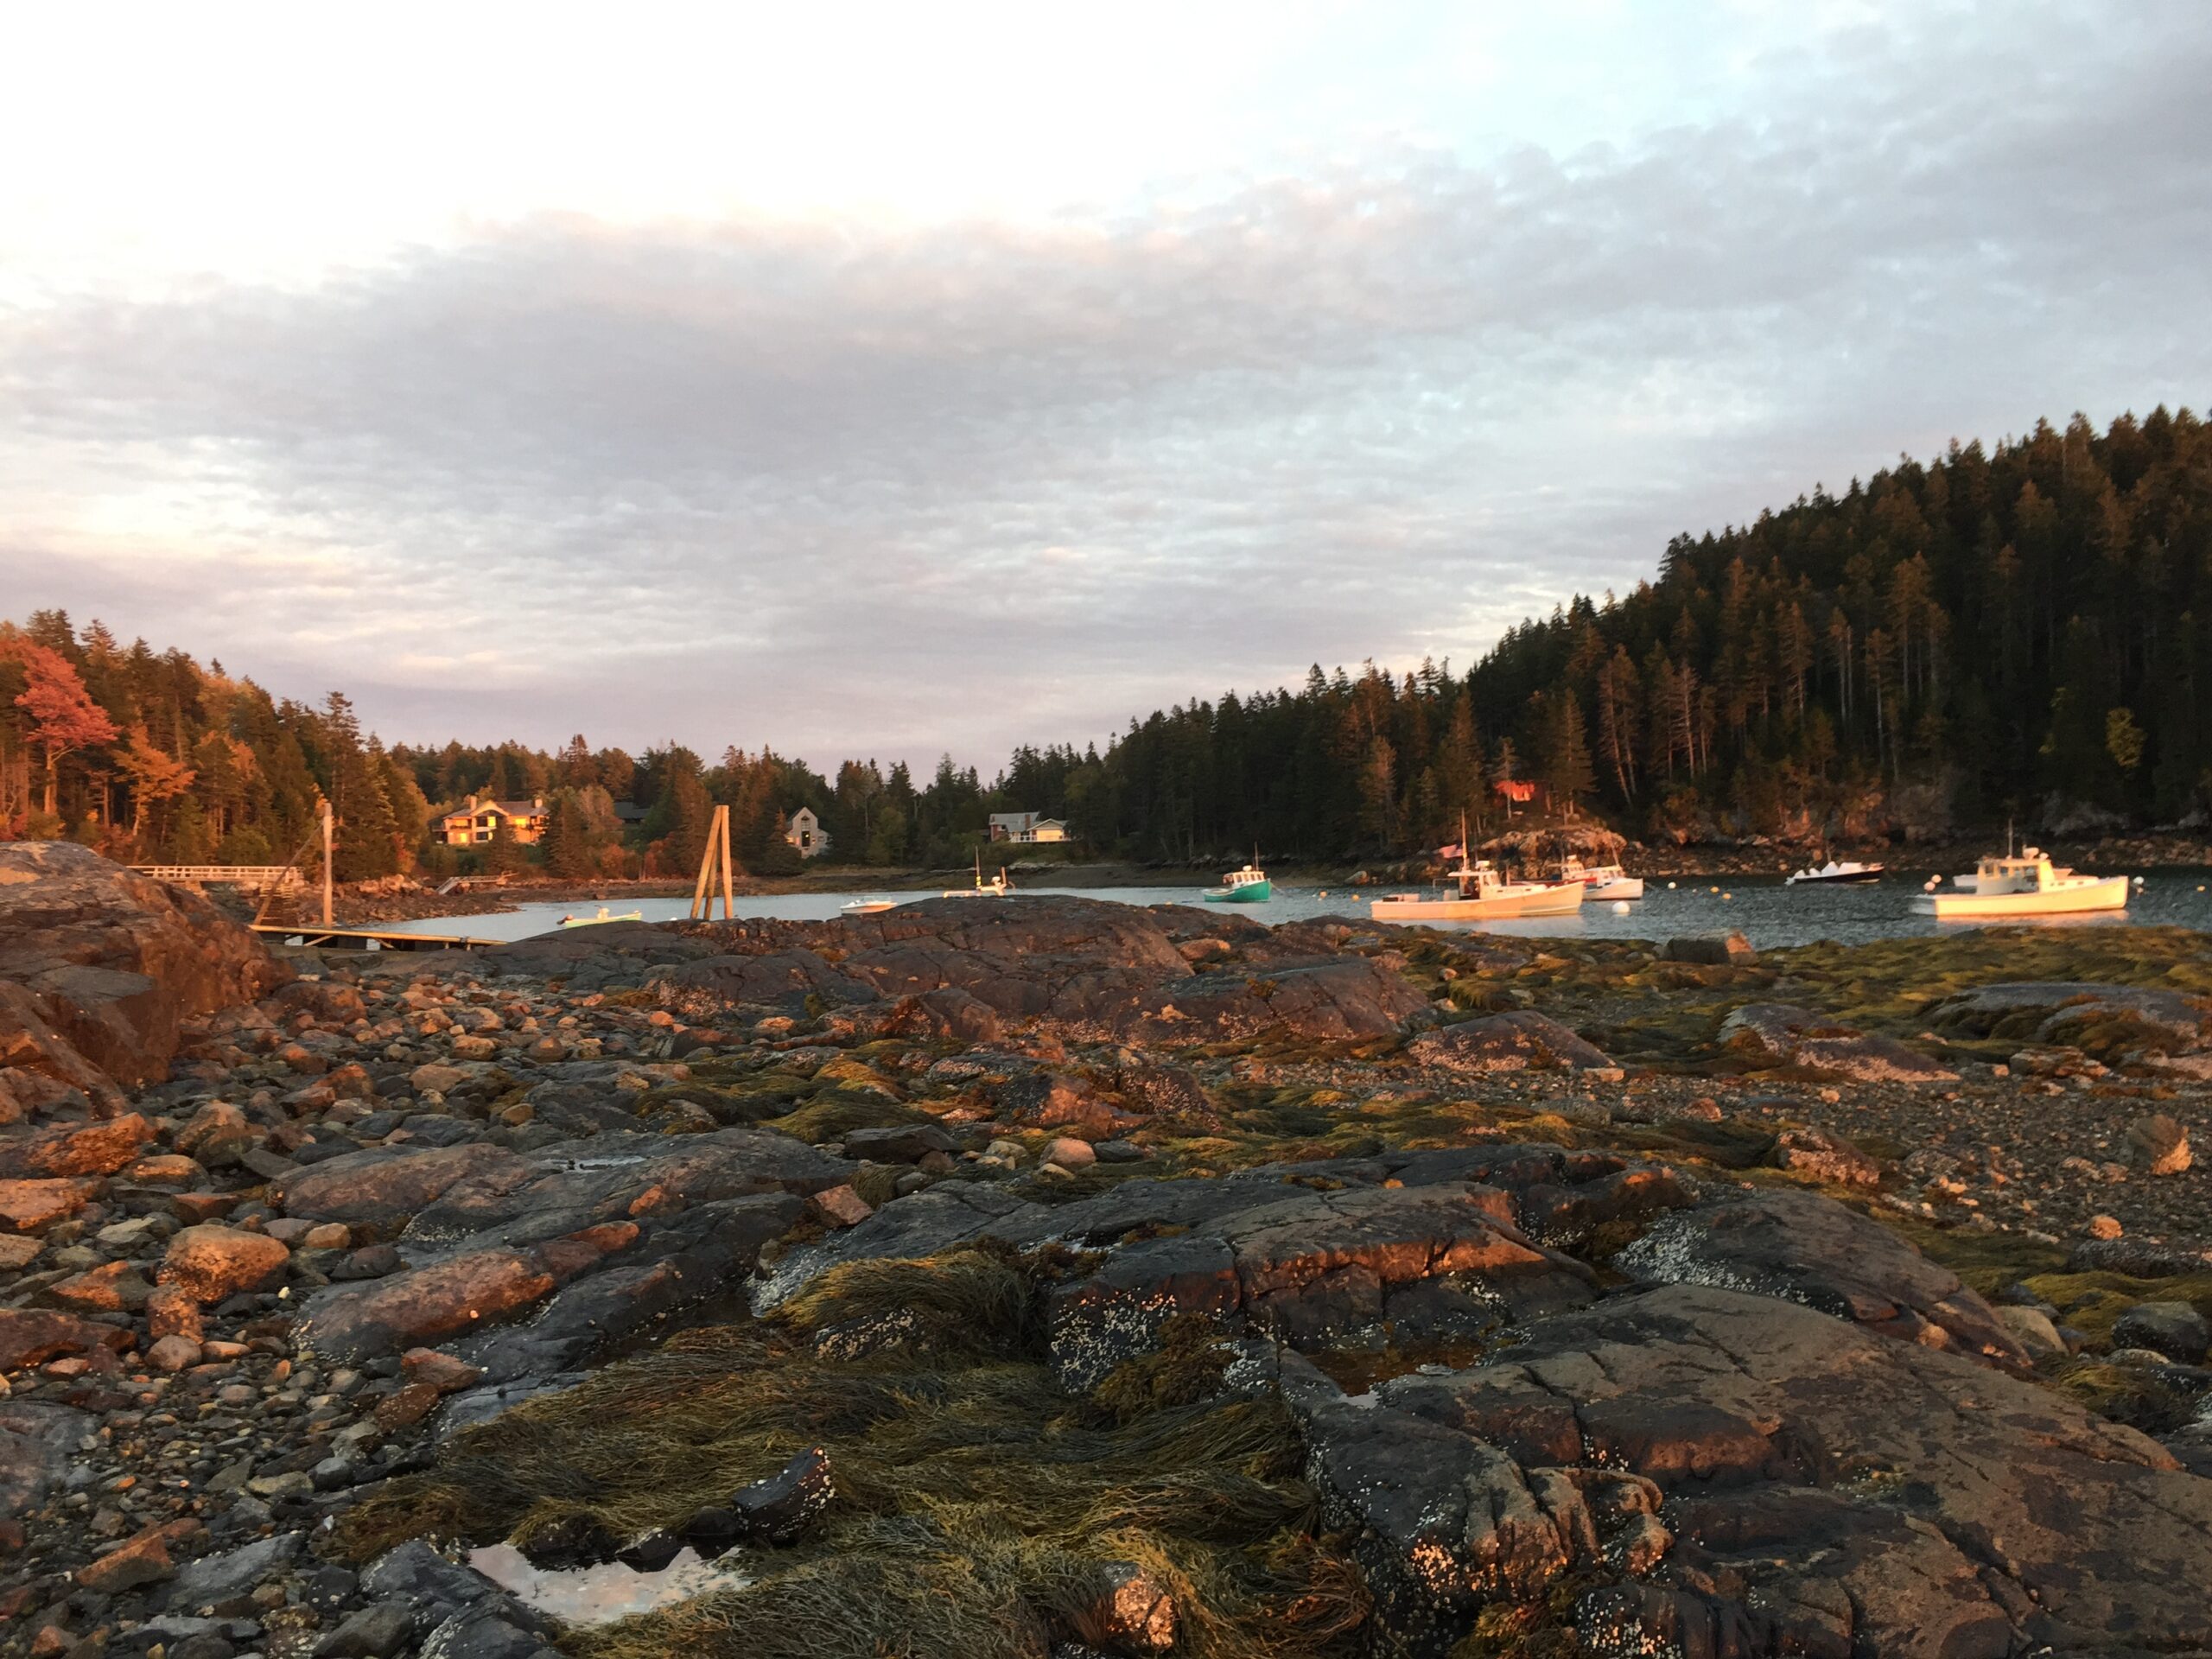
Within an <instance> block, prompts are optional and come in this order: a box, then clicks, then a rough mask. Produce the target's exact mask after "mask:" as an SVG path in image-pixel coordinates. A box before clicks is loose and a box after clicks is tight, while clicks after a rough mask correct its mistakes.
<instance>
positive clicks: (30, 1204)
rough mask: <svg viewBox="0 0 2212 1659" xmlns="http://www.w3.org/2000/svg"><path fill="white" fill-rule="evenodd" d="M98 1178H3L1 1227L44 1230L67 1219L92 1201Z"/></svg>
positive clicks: (28, 1231) (34, 1230) (37, 1231)
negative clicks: (7, 1179)
mask: <svg viewBox="0 0 2212 1659" xmlns="http://www.w3.org/2000/svg"><path fill="white" fill-rule="evenodd" d="M96 1192H99V1183H98V1182H96V1181H77V1180H68V1179H63V1178H61V1177H60V1176H56V1177H54V1178H52V1179H46V1180H35V1181H0V1226H4V1227H6V1228H8V1229H9V1230H11V1231H13V1232H17V1233H42V1232H44V1231H45V1230H47V1229H48V1228H49V1227H51V1226H53V1225H54V1223H56V1222H58V1221H67V1219H68V1218H69V1217H72V1216H73V1215H75V1214H76V1213H77V1212H78V1211H79V1210H81V1209H83V1208H84V1207H85V1206H86V1205H87V1204H90V1203H91V1202H92V1195H93V1194H94V1193H96Z"/></svg>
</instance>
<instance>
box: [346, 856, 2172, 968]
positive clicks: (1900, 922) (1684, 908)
mask: <svg viewBox="0 0 2212 1659" xmlns="http://www.w3.org/2000/svg"><path fill="white" fill-rule="evenodd" d="M1929 874H1934V872H1930V871H1927V870H1920V869H1913V870H1910V871H1904V870H1900V871H1898V872H1897V873H1895V874H1892V875H1891V878H1890V879H1889V880H1885V881H1879V882H1872V883H1869V884H1867V885H1865V886H1850V887H1785V886H1784V885H1783V881H1782V879H1781V878H1780V877H1779V876H1748V877H1746V876H1737V877H1731V878H1714V877H1711V876H1703V877H1676V878H1675V886H1673V887H1669V885H1668V882H1667V880H1666V879H1665V878H1664V877H1661V878H1657V879H1655V880H1647V881H1646V882H1645V884H1644V897H1643V899H1638V900H1637V901H1636V902H1634V903H1632V904H1630V905H1629V906H1627V908H1626V912H1625V913H1622V912H1619V911H1618V910H1617V909H1616V908H1615V906H1613V905H1611V903H1606V902H1600V901H1598V900H1592V902H1590V903H1588V904H1586V905H1585V906H1583V907H1582V910H1581V912H1580V914H1578V915H1574V916H1547V917H1532V918H1529V919H1527V920H1524V921H1505V922H1436V923H1429V924H1426V925H1429V926H1433V927H1436V928H1438V929H1440V930H1441V931H1452V932H1478V933H1502V934H1513V935H1518V936H1521V937H1522V938H1584V939H1667V938H1675V937H1676V936H1678V935H1684V934H1718V933H1723V932H1728V931H1737V932H1741V933H1742V934H1743V935H1744V936H1745V938H1748V939H1750V940H1751V943H1752V944H1755V945H1758V946H1759V947H1761V948H1762V949H1772V948H1774V947H1776V946H1780V945H1789V944H1812V943H1814V942H1815V941H1818V940H1822V939H1827V940H1833V941H1834V942H1836V943H1838V944H1866V943H1867V942H1869V941H1872V940H1875V939H1895V938H1936V937H1938V936H1942V935H1948V934H1953V933H1956V932H1958V931H1960V930H1961V929H1962V928H1970V927H1975V926H1986V925H1988V924H1986V923H1974V922H1938V921H1936V919H1935V918H1932V917H1927V916H1916V915H1915V914H1913V913H1912V899H1913V897H1914V895H1915V894H1916V893H1918V892H1919V891H1920V889H1921V884H1922V883H1923V882H1924V881H1925V880H1927V879H1928V877H1929ZM1942 874H1944V875H1946V876H1947V877H1948V875H1949V874H1951V872H1949V871H1945V872H1942ZM2208 889H2212V870H2202V869H2164V870H2151V871H2147V872H2145V880H2144V886H2143V887H2142V888H2141V889H2140V890H2139V892H2138V893H2136V895H2135V897H2134V898H2133V899H2132V900H2131V901H2130V902H2129V904H2128V907H2127V909H2126V912H2123V913H2121V914H2118V915H2115V914H2113V913H2112V912H2101V913H2097V914H2094V915H2088V916H2078V917H2050V918H2022V920H2023V921H2024V923H2025V924H2026V925H2033V926H2038V927H2079V926H2083V925H2088V926H2107V925H2113V924H2115V923H2132V924H2135V925H2179V926H2182V927H2191V928H2196V929H2199V930H2204V931H2212V891H2208ZM941 891H943V889H941V888H938V887H931V888H929V889H926V890H924V891H913V892H894V891H890V890H887V889H882V888H865V887H861V888H855V889H853V890H852V891H850V892H845V893H775V894H767V895H763V896H760V897H757V898H741V899H738V901H737V913H738V915H739V916H741V917H753V916H760V917H778V918H783V919H785V920H790V921H822V920H824V919H827V918H833V917H835V916H836V915H837V914H838V913H839V912H840V910H841V908H842V906H844V905H845V904H847V903H848V902H849V901H850V900H851V899H855V898H870V899H896V900H898V901H899V902H901V903H911V902H912V901H913V900H916V899H933V898H935V897H937V895H938V893H940V892H941ZM1204 891H1205V889H1204V888H1203V887H1198V886H1196V885H1193V886H1189V887H1089V888H1074V887H1026V888H1023V889H1022V890H1021V893H1022V894H1025V895H1029V896H1035V895H1041V894H1047V893H1051V894H1061V895H1066V896H1071V897H1074V898H1082V899H1109V900H1112V901H1113V902H1116V903H1118V904H1128V905H1192V906H1200V907H1202V908H1206V909H1212V910H1218V911H1221V912H1224V913H1226V914H1229V915H1235V916H1242V917H1244V918H1248V919H1249V920H1252V921H1257V922H1270V923H1273V922H1293V921H1302V920H1305V919H1306V918H1311V917H1315V916H1346V917H1352V918H1358V919H1362V920H1364V919H1365V918H1367V914H1368V909H1367V907H1368V906H1369V904H1370V902H1371V901H1372V900H1374V899H1376V898H1379V897H1380V896H1382V895H1383V893H1392V892H1400V891H1404V889H1402V888H1400V887H1329V888H1320V887H1285V886H1283V885H1282V884H1281V882H1278V883H1276V885H1275V890H1274V899H1273V900H1272V901H1271V902H1269V903H1268V904H1264V905H1217V906H1207V905H1205V900H1204V898H1203V896H1202V895H1203V893H1204ZM970 902H972V903H975V904H979V905H981V904H995V903H998V902H1001V901H999V900H996V899H974V900H971V901H970ZM607 909H609V910H611V911H613V912H615V913H616V914H617V915H620V914H623V913H625V912H629V911H632V910H634V911H639V912H642V913H643V915H644V918H645V920H646V921H649V922H665V921H676V920H679V919H681V918H683V917H685V916H688V915H689V914H690V911H691V900H690V899H689V898H688V897H684V898H671V899H615V900H612V901H610V902H609V903H608V904H607ZM598 910H599V906H598V904H597V903H595V902H587V903H582V904H576V903H569V904H526V905H522V906H518V907H517V908H516V909H514V910H512V911H503V912H494V913H493V914H491V915H487V916H449V917H446V918H440V919H431V920H427V921H416V922H392V923H389V924H385V927H387V928H388V929H389V931H392V932H412V933H448V934H451V933H459V934H465V935H467V936H468V937H469V938H479V939H521V938H530V937H531V936H532V935H534V934H538V933H546V932H550V931H553V930H555V929H556V928H557V927H558V926H559V925H560V922H561V918H563V916H590V915H594V914H596V913H597V912H598ZM716 913H717V914H719V913H720V912H719V910H717V912H716ZM2015 925H2018V924H2015Z"/></svg>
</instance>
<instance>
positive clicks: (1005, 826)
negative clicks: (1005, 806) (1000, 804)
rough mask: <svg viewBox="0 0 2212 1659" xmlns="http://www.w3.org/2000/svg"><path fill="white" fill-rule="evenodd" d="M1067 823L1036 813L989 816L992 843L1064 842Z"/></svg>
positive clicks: (1066, 834)
mask: <svg viewBox="0 0 2212 1659" xmlns="http://www.w3.org/2000/svg"><path fill="white" fill-rule="evenodd" d="M1067 838H1068V826H1067V821H1066V820H1065V819H1064V818H1048V817H1044V816H1043V815H1042V814H1040V813H1036V812H994V813H992V814H991V839H992V840H993V841H1022V842H1038V841H1065V840H1066V839H1067Z"/></svg>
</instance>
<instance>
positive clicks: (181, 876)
mask: <svg viewBox="0 0 2212 1659" xmlns="http://www.w3.org/2000/svg"><path fill="white" fill-rule="evenodd" d="M130 868H132V869H133V870H136V871H137V873H138V874H140V875H150V876H152V877H153V878H154V879H155V880H156V881H192V882H203V883H204V882H208V881H223V882H229V883H232V884H233V885H235V886H238V887H300V886H302V885H303V884H304V882H305V881H306V879H307V878H306V877H304V876H302V874H300V868H299V866H298V865H296V864H133V865H132V866H131V867H130Z"/></svg>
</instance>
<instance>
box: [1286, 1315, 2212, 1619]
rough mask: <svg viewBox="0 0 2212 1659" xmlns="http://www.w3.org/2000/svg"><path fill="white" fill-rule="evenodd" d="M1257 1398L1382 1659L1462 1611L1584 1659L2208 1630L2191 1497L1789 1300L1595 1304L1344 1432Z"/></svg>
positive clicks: (1965, 1370) (2140, 1440)
mask: <svg viewBox="0 0 2212 1659" xmlns="http://www.w3.org/2000/svg"><path fill="white" fill-rule="evenodd" d="M1256 1369H1257V1368H1255V1370H1256ZM1257 1380H1258V1379H1257V1378H1256V1377H1255V1382H1256V1381H1257ZM1281 1387H1282V1389H1283V1392H1284V1395H1285V1397H1286V1399H1287V1401H1288V1402H1290V1403H1291V1405H1292V1408H1293V1409H1294V1412H1296V1413H1297V1414H1299V1415H1300V1417H1301V1419H1302V1420H1303V1422H1304V1426H1305V1430H1306V1443H1307V1445H1308V1447H1309V1459H1310V1468H1311V1471H1312V1473H1313V1478H1314V1479H1315V1482H1316V1484H1317V1485H1318V1487H1319V1491H1320V1495H1321V1499H1322V1517H1323V1523H1324V1525H1325V1526H1329V1527H1332V1528H1334V1529H1341V1530H1343V1531H1344V1532H1345V1533H1346V1534H1347V1535H1349V1536H1351V1539H1352V1540H1353V1542H1352V1546H1351V1548H1352V1549H1353V1552H1354V1554H1355V1555H1356V1556H1357V1558H1358V1559H1359V1560H1360V1563H1361V1565H1362V1567H1363V1569H1364V1571H1365V1576H1366V1579H1367V1583H1368V1586H1369V1589H1370V1593H1371V1594H1372V1595H1373V1596H1374V1598H1375V1600H1376V1615H1375V1619H1374V1623H1373V1624H1372V1625H1371V1626H1370V1628H1371V1629H1373V1630H1376V1631H1377V1632H1378V1634H1379V1635H1380V1637H1381V1645H1380V1647H1379V1649H1377V1650H1379V1651H1383V1652H1389V1653H1396V1654H1403V1655H1424V1656H1440V1655H1442V1654H1444V1653H1445V1652H1446V1651H1447V1650H1448V1649H1451V1648H1452V1646H1453V1644H1454V1643H1457V1642H1459V1640H1460V1639H1462V1638H1463V1637H1465V1635H1466V1634H1467V1633H1468V1632H1469V1631H1470V1630H1472V1629H1473V1627H1474V1624H1475V1621H1476V1619H1477V1618H1478V1616H1480V1615H1481V1614H1482V1613H1483V1612H1484V1610H1485V1609H1489V1608H1493V1607H1497V1608H1500V1609H1502V1610H1503V1609H1518V1608H1526V1609H1529V1610H1530V1611H1541V1610H1543V1609H1544V1608H1545V1606H1546V1605H1547V1604H1548V1602H1550V1601H1551V1599H1552V1598H1554V1597H1555V1596H1556V1597H1558V1598H1560V1599H1561V1604H1562V1605H1561V1606H1560V1611H1562V1612H1563V1613H1564V1614H1565V1615H1566V1616H1567V1618H1568V1619H1569V1621H1570V1622H1571V1623H1572V1624H1573V1626H1574V1627H1575V1629H1576V1630H1578V1632H1579V1633H1580V1640H1581V1642H1582V1643H1583V1645H1584V1646H1585V1647H1586V1648H1588V1649H1592V1650H1594V1651H1597V1652H1602V1653H1651V1652H1682V1651H1691V1652H1698V1653H1706V1654H1713V1655H1716V1656H1717V1655H1724V1654H1725V1655H1730V1656H1743V1659H1749V1656H1752V1655H1761V1654H1771V1653H1808V1654H1833V1655H1837V1656H1842V1655H1847V1654H1852V1653H1870V1654H1873V1653H1878V1654H1885V1655H1886V1654H1899V1655H1904V1654H1925V1655H1929V1656H1936V1655H1955V1656H1956V1655H1967V1654H1988V1655H1999V1654H2004V1653H2009V1652H2024V1651H2030V1650H2035V1649H2045V1650H2057V1651H2064V1652H2084V1651H2105V1650H2119V1649H2128V1650H2133V1651H2145V1652H2148V1651H2158V1650H2162V1649H2186V1648H2188V1647H2190V1645H2191V1644H2192V1643H2198V1642H2200V1641H2201V1639H2202V1633H2203V1630H2204V1624H2203V1617H2204V1610H2203V1600H2202V1584H2203V1583H2204V1581H2205V1578H2206V1574H2207V1573H2208V1572H2212V1481H2205V1480H2202V1479H2200V1478H2196V1477H2194V1476H2190V1475H2187V1474H2184V1473H2182V1472H2180V1471H2178V1470H2177V1468H2176V1466H2175V1463H2174V1460H2173V1459H2172V1458H2171V1456H2170V1455H2169V1454H2168V1453H2167V1452H2165V1451H2164V1449H2163V1448H2162V1447H2160V1446H2158V1445H2157V1444H2156V1443H2154V1442H2152V1441H2151V1440H2148V1439H2146V1438H2145V1436H2143V1435H2141V1434H2139V1433H2136V1432H2135V1431H2133V1430H2132V1429H2129V1428H2126V1427H2121V1426H2120V1425H2118V1424H2115V1423H2113V1422H2109V1421H2105V1420H2103V1419H2101V1418H2099V1417H2096V1416H2094V1415H2093V1414H2090V1413H2089V1412H2088V1411H2087V1410H2085V1409H2084V1408H2082V1407H2080V1406H2078V1405H2076V1404H2075V1403H2074V1402H2070V1401H2069V1400H2068V1399H2066V1398H2065V1397H2064V1396H2063V1395H2059V1394H2057V1393H2056V1392H2054V1391H2052V1390H2049V1389H2044V1388H2042V1387H2039V1386H2037V1385H2036V1384H2034V1383H2028V1382H2024V1381H2016V1380H2014V1379H2012V1378H2010V1377H2007V1376H2002V1375H1999V1374H1998V1373H1994V1372H1993V1371H1991V1370H1988V1369H1986V1368H1985V1367H1981V1366H1977V1365H1974V1364H1973V1363H1968V1362H1967V1361H1965V1360H1963V1359H1961V1357H1958V1356H1956V1355H1954V1354H1949V1353H1944V1352H1940V1351H1935V1350H1931V1349H1929V1348H1928V1347H1925V1346H1923V1345H1921V1344H1916V1343H1910V1342H1891V1341H1885V1340H1884V1339H1883V1338H1880V1337H1878V1336H1877V1335H1875V1334H1873V1333H1872V1332H1869V1331H1866V1330H1864V1329H1860V1328H1854V1327H1853V1326H1852V1325H1848V1324H1847V1323H1844V1322H1842V1321H1840V1320H1838V1319H1834V1318H1832V1317H1830V1316H1829V1315H1827V1314H1825V1313H1819V1312H1817V1311H1815V1310H1814V1309H1811V1308H1807V1307H1802V1306H1795V1305H1793V1304H1791V1303H1789V1302H1788V1301H1777V1300H1772V1299H1771V1298H1769V1297H1764V1296H1760V1295H1756V1294H1746V1293H1745V1292H1743V1291H1738V1290H1726V1289H1719V1288H1714V1287H1704V1286H1691V1285H1675V1286H1670V1287H1665V1288H1662V1289H1657V1290H1650V1291H1645V1292H1642V1293H1638V1294H1631V1295H1628V1296H1624V1297H1618V1298H1614V1299H1611V1300H1607V1301H1605V1302H1603V1303H1600V1304H1598V1305H1596V1306H1592V1307H1589V1308H1586V1309H1582V1310H1578V1311H1571V1312H1567V1313H1561V1314H1560V1315H1557V1316H1555V1317H1554V1318H1551V1319H1545V1320H1542V1321H1540V1322H1538V1323H1536V1324H1535V1325H1532V1326H1530V1327H1529V1328H1528V1330H1527V1332H1526V1334H1525V1336H1524V1337H1523V1338H1522V1340H1520V1341H1518V1342H1516V1344H1514V1345H1513V1346H1511V1347H1510V1348H1507V1349H1505V1350H1503V1351H1500V1352H1498V1353H1497V1354H1495V1355H1493V1356H1491V1357H1489V1358H1488V1359H1487V1360H1486V1361H1485V1362H1484V1363H1481V1364H1478V1365H1476V1366H1473V1367H1471V1368H1468V1369H1466V1370H1459V1371H1455V1372H1448V1373H1443V1374H1438V1375H1410V1376H1399V1377H1397V1378H1395V1379H1393V1380H1390V1381H1388V1382H1385V1383H1382V1384H1381V1385H1380V1386H1379V1387H1378V1388H1377V1389H1376V1391H1375V1399H1374V1402H1373V1403H1371V1404H1367V1405H1364V1406H1361V1405H1356V1404H1354V1403H1352V1402H1349V1401H1347V1400H1345V1399H1344V1397H1343V1395H1341V1394H1340V1393H1339V1392H1338V1391H1337V1390H1336V1389H1334V1388H1333V1386H1332V1385H1330V1384H1328V1383H1326V1382H1325V1380H1324V1379H1321V1378H1319V1377H1318V1376H1314V1375H1313V1374H1312V1373H1311V1372H1310V1371H1308V1372H1306V1373H1302V1374H1301V1373H1298V1372H1296V1370H1295V1368H1294V1367H1293V1366H1291V1365H1288V1364H1285V1365H1284V1366H1282V1368H1281ZM1662 1500H1663V1503H1662ZM1515 1617H1517V1615H1511V1614H1509V1615H1508V1617H1507V1618H1505V1620H1504V1621H1503V1626H1504V1627H1505V1628H1512V1627H1513V1618H1515Z"/></svg>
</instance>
